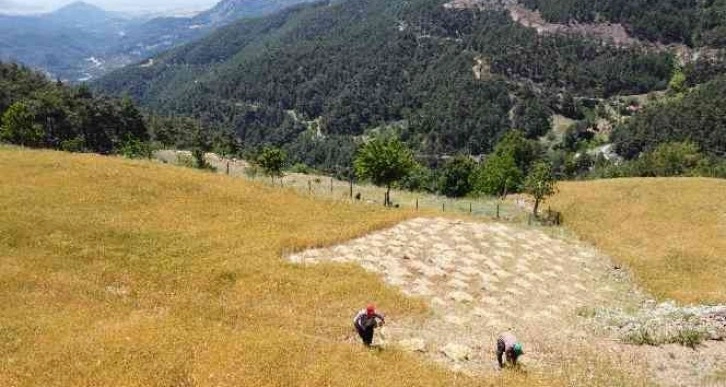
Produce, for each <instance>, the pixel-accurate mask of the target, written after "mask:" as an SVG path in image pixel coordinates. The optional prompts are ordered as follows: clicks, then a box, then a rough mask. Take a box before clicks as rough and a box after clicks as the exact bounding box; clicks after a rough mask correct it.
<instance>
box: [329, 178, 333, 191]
mask: <svg viewBox="0 0 726 387" xmlns="http://www.w3.org/2000/svg"><path fill="white" fill-rule="evenodd" d="M330 193H331V194H332V193H333V178H332V177H331V178H330Z"/></svg>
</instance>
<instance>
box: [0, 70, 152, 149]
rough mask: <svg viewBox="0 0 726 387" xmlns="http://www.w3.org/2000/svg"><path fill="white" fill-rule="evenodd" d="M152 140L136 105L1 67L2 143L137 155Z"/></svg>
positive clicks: (0, 124) (28, 72)
mask: <svg viewBox="0 0 726 387" xmlns="http://www.w3.org/2000/svg"><path fill="white" fill-rule="evenodd" d="M148 138H149V136H148V133H147V129H146V124H145V122H144V118H143V116H142V115H141V113H140V112H139V111H138V110H137V109H136V106H135V105H134V104H133V102H132V101H131V100H130V99H128V98H126V99H113V98H107V97H101V96H94V95H93V93H91V91H90V90H89V89H88V88H87V87H85V86H80V87H68V86H65V85H63V84H61V83H57V82H52V81H50V80H48V79H47V78H46V77H45V76H44V75H43V74H41V73H38V72H35V71H32V70H30V69H28V68H25V67H22V66H18V65H17V64H8V63H2V62H0V142H8V143H12V144H18V145H24V146H30V147H41V148H52V149H61V150H67V151H75V152H98V153H113V152H120V151H122V150H124V148H125V151H127V152H135V151H136V149H134V148H136V147H138V146H140V145H141V143H142V142H145V141H147V140H148Z"/></svg>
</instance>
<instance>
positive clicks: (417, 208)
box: [416, 198, 418, 211]
mask: <svg viewBox="0 0 726 387" xmlns="http://www.w3.org/2000/svg"><path fill="white" fill-rule="evenodd" d="M416 211H418V198H416Z"/></svg>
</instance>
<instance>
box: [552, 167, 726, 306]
mask: <svg viewBox="0 0 726 387" xmlns="http://www.w3.org/2000/svg"><path fill="white" fill-rule="evenodd" d="M559 191H560V192H559V193H558V194H557V195H556V196H555V197H554V198H553V199H552V200H551V201H550V204H551V205H552V207H553V208H556V209H558V210H561V211H563V212H564V220H565V224H566V225H567V226H568V227H570V228H572V229H573V230H574V231H575V232H576V233H577V234H578V235H579V236H580V237H581V238H583V239H585V240H587V241H589V242H591V243H593V244H595V245H596V246H597V247H599V248H600V249H602V250H603V251H604V252H606V253H608V254H609V255H611V256H613V257H614V259H616V260H617V261H619V262H621V263H622V264H624V265H626V266H628V267H629V268H630V269H631V270H632V271H633V273H634V274H635V277H636V279H637V281H638V282H639V283H640V284H641V285H642V286H644V287H645V288H646V289H647V290H648V291H649V292H650V293H652V294H653V295H655V296H656V297H659V298H661V299H665V298H670V299H674V300H677V301H679V302H682V303H724V302H726V281H724V278H726V180H718V179H706V178H658V179H616V180H600V181H589V182H563V183H560V184H559Z"/></svg>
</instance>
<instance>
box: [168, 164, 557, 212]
mask: <svg viewBox="0 0 726 387" xmlns="http://www.w3.org/2000/svg"><path fill="white" fill-rule="evenodd" d="M186 153H188V152H182V151H164V152H163V153H161V152H158V154H157V155H156V157H157V158H158V159H160V160H162V161H163V162H166V163H171V164H184V162H183V161H180V160H181V159H182V158H184V157H188V155H187V154H186ZM206 159H207V161H208V163H209V164H210V165H211V166H212V167H214V169H215V170H216V172H217V173H222V174H226V175H229V176H232V177H241V178H245V179H248V180H252V181H257V182H261V183H264V184H267V185H271V186H276V187H282V188H288V189H294V190H296V191H297V192H299V193H301V194H304V195H308V196H311V197H313V198H320V199H326V200H331V199H332V200H340V201H349V202H351V203H367V204H380V205H384V201H385V195H386V188H384V187H378V186H374V185H372V184H367V183H360V182H357V181H352V180H351V181H344V180H339V179H335V178H332V177H329V176H322V175H308V174H302V173H288V174H286V175H284V176H283V177H282V178H271V177H269V176H264V175H263V174H262V173H260V172H259V171H258V169H257V168H255V167H254V166H251V165H250V164H249V163H247V162H244V161H242V160H235V159H225V158H221V157H219V156H217V155H214V154H207V157H206ZM390 202H391V206H392V207H396V208H403V209H411V210H419V211H428V212H431V211H435V212H441V213H454V214H470V215H472V216H478V217H486V218H492V219H501V220H507V221H515V222H527V223H529V224H533V223H535V222H536V223H539V224H560V223H561V220H562V217H561V214H560V213H558V212H556V211H551V210H547V211H542V216H541V217H538V218H537V219H535V218H533V217H532V215H531V208H530V206H528V205H527V204H526V203H524V202H517V201H510V200H500V199H498V198H493V197H477V198H448V197H445V196H441V195H435V194H432V193H425V192H411V191H404V190H398V189H392V190H391V193H390Z"/></svg>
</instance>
